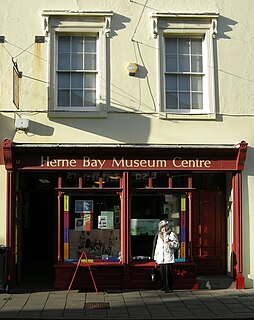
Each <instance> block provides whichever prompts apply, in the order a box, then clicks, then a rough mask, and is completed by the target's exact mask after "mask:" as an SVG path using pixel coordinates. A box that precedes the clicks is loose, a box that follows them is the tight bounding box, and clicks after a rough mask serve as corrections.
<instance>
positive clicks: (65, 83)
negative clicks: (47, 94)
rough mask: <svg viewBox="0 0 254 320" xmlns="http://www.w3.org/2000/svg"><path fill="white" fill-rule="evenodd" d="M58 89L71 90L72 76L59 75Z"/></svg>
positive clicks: (66, 74) (67, 74)
mask: <svg viewBox="0 0 254 320" xmlns="http://www.w3.org/2000/svg"><path fill="white" fill-rule="evenodd" d="M58 88H60V89H61V88H65V89H66V88H68V89H69V88H70V74H69V73H66V72H64V73H59V74H58Z"/></svg>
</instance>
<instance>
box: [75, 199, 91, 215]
mask: <svg viewBox="0 0 254 320" xmlns="http://www.w3.org/2000/svg"><path fill="white" fill-rule="evenodd" d="M75 213H93V200H75Z"/></svg>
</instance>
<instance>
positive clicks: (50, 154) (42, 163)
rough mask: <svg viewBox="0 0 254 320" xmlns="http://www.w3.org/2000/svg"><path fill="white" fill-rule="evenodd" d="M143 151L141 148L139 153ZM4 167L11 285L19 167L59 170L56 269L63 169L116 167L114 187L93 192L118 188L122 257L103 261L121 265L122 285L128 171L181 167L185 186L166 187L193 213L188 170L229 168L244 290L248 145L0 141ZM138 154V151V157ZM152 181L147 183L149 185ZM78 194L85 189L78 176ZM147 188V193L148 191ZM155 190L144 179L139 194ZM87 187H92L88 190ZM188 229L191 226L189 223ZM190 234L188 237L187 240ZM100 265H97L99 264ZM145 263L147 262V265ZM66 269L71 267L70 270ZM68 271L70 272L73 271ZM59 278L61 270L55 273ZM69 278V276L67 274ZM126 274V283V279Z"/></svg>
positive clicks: (239, 280)
mask: <svg viewBox="0 0 254 320" xmlns="http://www.w3.org/2000/svg"><path fill="white" fill-rule="evenodd" d="M140 150H142V152H140ZM3 151H4V159H5V166H6V170H7V199H8V201H7V214H6V217H7V229H6V244H7V246H10V247H11V248H12V250H11V259H10V266H11V267H10V283H11V282H13V281H14V278H15V193H16V191H15V190H16V189H15V181H16V174H17V173H18V172H21V171H51V170H52V171H57V172H59V180H58V186H56V189H57V192H58V199H59V206H58V257H57V259H58V262H59V268H58V269H57V270H58V271H59V270H61V268H64V269H66V268H67V269H68V267H66V265H63V263H62V262H63V254H62V252H63V251H62V246H63V239H62V237H61V211H62V208H61V203H60V199H61V196H62V195H64V194H65V193H66V192H69V191H70V189H64V187H63V186H62V184H61V171H66V170H74V171H76V170H77V171H80V170H81V171H82V170H88V171H89V170H99V171H100V170H101V171H103V170H118V171H119V170H120V171H122V179H121V183H120V186H119V188H117V190H107V189H106V188H103V184H101V185H99V188H98V190H99V191H96V192H109V191H110V192H111V191H113V192H117V193H119V195H120V198H121V207H122V212H121V225H122V226H124V228H121V261H120V262H119V263H112V264H105V265H106V266H107V268H108V267H109V266H110V265H111V266H112V267H113V266H114V267H115V266H117V265H118V266H121V267H123V269H122V270H121V272H120V277H121V278H122V284H123V285H124V283H127V282H128V280H129V279H128V272H126V270H127V269H128V268H129V266H131V264H132V262H131V261H130V256H129V252H130V248H129V231H128V230H129V227H130V226H129V221H130V220H129V196H130V194H129V193H130V190H129V181H128V180H129V174H128V172H130V171H142V170H144V171H145V170H146V171H170V172H173V171H183V172H190V177H189V179H188V185H187V186H186V187H184V188H174V186H173V180H172V179H171V178H169V179H168V185H167V187H166V188H165V189H167V190H170V191H181V189H182V191H184V192H186V193H187V194H188V201H189V204H190V205H189V208H190V209H189V210H190V211H189V216H190V217H191V215H192V212H191V201H192V192H191V191H192V183H191V181H192V180H191V172H193V171H195V172H202V171H203V172H214V171H216V172H220V171H221V172H232V175H233V193H234V199H235V201H234V216H233V225H234V230H233V233H234V243H233V250H234V255H235V261H236V265H235V279H236V287H237V288H239V289H240V288H243V286H244V284H243V283H244V278H243V275H242V239H241V235H242V230H241V228H242V221H241V219H242V208H241V201H242V200H241V192H242V190H241V171H242V170H243V168H244V161H245V158H246V151H247V143H245V142H241V143H239V144H238V145H234V146H232V145H229V146H216V145H212V146H196V145H195V146H193V145H188V146H187V145H186V146H184V145H181V146H172V145H167V146H159V145H157V146H124V145H121V146H119V145H118V146H106V145H101V146H95V145H86V146H83V145H81V146H80V145H29V144H15V143H12V141H10V140H5V141H4V143H3ZM140 154H141V155H140ZM149 183H150V184H149ZM76 189H77V190H76V191H78V192H89V189H88V188H86V187H85V186H83V185H82V183H81V181H80V180H79V184H78V187H77V188H76ZM147 190H148V191H147ZM151 190H153V191H156V188H153V186H152V184H151V181H150V182H149V180H148V188H144V190H139V192H149V191H151ZM90 191H91V190H90ZM189 229H191V225H189ZM190 237H191V233H189V241H191V238H190ZM98 265H100V264H98ZM147 266H148V267H149V266H150V265H147ZM70 270H73V268H71V269H70ZM70 270H69V271H68V272H69V273H70V272H71V271H70ZM59 276H60V273H59ZM67 278H68V277H67ZM124 278H126V279H125V281H124Z"/></svg>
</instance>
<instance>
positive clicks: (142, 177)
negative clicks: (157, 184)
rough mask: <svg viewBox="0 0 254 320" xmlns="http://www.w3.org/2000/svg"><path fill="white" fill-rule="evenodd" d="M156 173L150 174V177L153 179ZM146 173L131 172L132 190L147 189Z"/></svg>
mask: <svg viewBox="0 0 254 320" xmlns="http://www.w3.org/2000/svg"><path fill="white" fill-rule="evenodd" d="M155 174H156V173H152V175H151V177H152V178H154V177H155ZM149 176H150V175H149V172H148V171H133V172H131V186H132V188H147V187H148V183H149V182H148V179H149Z"/></svg>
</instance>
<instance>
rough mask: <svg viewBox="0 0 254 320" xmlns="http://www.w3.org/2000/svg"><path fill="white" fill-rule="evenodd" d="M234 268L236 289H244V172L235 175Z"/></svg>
mask: <svg viewBox="0 0 254 320" xmlns="http://www.w3.org/2000/svg"><path fill="white" fill-rule="evenodd" d="M232 254H233V259H232V261H233V268H234V270H233V271H234V278H235V281H236V282H235V283H236V289H244V276H243V260H242V259H243V258H242V174H241V172H237V173H236V174H235V175H234V176H233V243H232Z"/></svg>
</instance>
